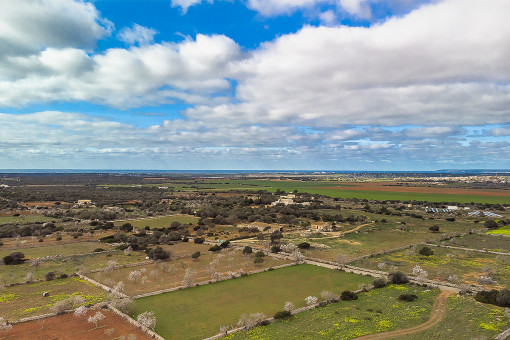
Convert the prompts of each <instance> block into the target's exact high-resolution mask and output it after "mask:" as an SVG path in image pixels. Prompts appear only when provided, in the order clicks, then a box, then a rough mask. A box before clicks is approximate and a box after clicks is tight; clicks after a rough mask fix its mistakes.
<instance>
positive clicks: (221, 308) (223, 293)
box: [133, 265, 372, 339]
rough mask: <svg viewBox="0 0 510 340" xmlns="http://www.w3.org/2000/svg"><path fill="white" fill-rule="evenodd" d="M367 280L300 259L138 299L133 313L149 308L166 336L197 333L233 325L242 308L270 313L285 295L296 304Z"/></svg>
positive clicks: (185, 336) (203, 334) (206, 333)
mask: <svg viewBox="0 0 510 340" xmlns="http://www.w3.org/2000/svg"><path fill="white" fill-rule="evenodd" d="M371 281H372V279H371V278H368V277H364V276H360V275H354V274H349V273H345V272H341V271H333V270H329V269H325V268H321V267H316V266H312V265H299V266H292V267H287V268H282V269H278V270H274V271H269V272H265V273H260V274H255V275H249V276H245V277H240V278H237V279H233V280H227V281H223V282H219V283H214V284H210V285H205V286H200V287H194V288H189V289H185V290H181V291H177V292H171V293H166V294H160V295H155V296H150V297H147V298H142V299H138V300H136V306H135V310H134V312H133V315H135V316H136V315H138V314H140V313H142V312H144V311H153V312H154V313H155V315H156V318H157V325H156V332H158V334H160V335H161V336H163V337H164V338H165V339H202V338H205V337H208V336H212V335H214V334H217V333H219V328H220V327H221V326H223V325H235V324H236V323H237V321H238V320H239V317H240V316H241V315H242V314H244V313H257V312H262V313H266V314H267V315H268V316H272V315H273V314H274V313H276V312H277V311H279V310H282V309H283V306H284V304H285V302H286V301H291V302H293V303H294V304H295V305H296V307H301V306H304V305H305V298H306V297H307V296H310V295H313V296H317V297H320V292H321V291H322V290H324V289H325V290H330V291H332V292H334V293H336V294H340V293H341V292H342V291H343V290H346V289H350V290H354V289H357V288H358V286H359V285H360V284H362V283H370V282H371Z"/></svg>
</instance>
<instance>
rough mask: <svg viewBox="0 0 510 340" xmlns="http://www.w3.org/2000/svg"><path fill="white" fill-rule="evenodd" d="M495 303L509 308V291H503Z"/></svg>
mask: <svg viewBox="0 0 510 340" xmlns="http://www.w3.org/2000/svg"><path fill="white" fill-rule="evenodd" d="M496 302H497V305H498V306H501V307H510V290H508V289H503V290H501V291H500V292H499V293H498V295H497V296H496Z"/></svg>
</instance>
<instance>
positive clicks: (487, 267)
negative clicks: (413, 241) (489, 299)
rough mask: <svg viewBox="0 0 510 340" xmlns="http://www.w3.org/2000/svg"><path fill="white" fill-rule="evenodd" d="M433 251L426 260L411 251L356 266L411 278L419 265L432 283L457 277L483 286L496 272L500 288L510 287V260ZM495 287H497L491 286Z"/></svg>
mask: <svg viewBox="0 0 510 340" xmlns="http://www.w3.org/2000/svg"><path fill="white" fill-rule="evenodd" d="M420 248H421V246H419V247H418V250H419V249H420ZM431 249H432V250H433V251H434V254H433V255H432V256H422V255H420V254H419V253H417V252H412V251H411V250H410V249H408V250H403V251H397V252H393V253H390V254H385V255H380V256H376V257H372V258H367V259H362V260H359V261H357V262H354V263H353V265H355V266H359V267H363V268H369V269H376V270H377V269H379V270H385V271H394V270H401V271H403V272H406V273H408V274H411V273H412V271H413V268H414V267H415V266H416V265H419V266H420V267H421V268H422V269H424V270H425V271H427V273H428V276H427V278H428V279H436V280H442V281H446V280H447V278H448V277H449V276H450V275H456V276H457V277H458V278H459V280H461V282H462V283H466V284H479V283H478V282H477V280H478V278H479V277H480V276H481V275H484V276H487V275H488V273H489V272H494V273H495V274H493V278H494V279H495V280H496V281H497V282H498V283H499V285H502V286H504V287H506V286H508V285H509V284H510V275H509V274H510V256H505V255H497V256H496V255H493V254H486V253H480V252H473V251H464V250H456V249H448V248H437V247H431ZM381 263H384V264H385V266H384V267H383V268H381V267H379V266H380V264H381ZM491 287H494V286H490V285H489V286H488V288H491Z"/></svg>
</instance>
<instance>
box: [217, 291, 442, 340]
mask: <svg viewBox="0 0 510 340" xmlns="http://www.w3.org/2000/svg"><path fill="white" fill-rule="evenodd" d="M438 293H439V291H438V290H426V289H424V288H420V287H415V286H411V285H399V286H395V285H389V286H386V287H384V288H380V289H375V290H372V291H370V292H368V293H361V294H359V295H358V300H355V301H340V302H337V303H333V304H329V305H327V306H326V307H322V308H317V309H312V310H308V311H306V312H303V313H299V314H297V315H295V316H293V317H292V318H291V319H289V320H286V321H279V322H273V323H271V324H270V325H269V326H266V327H257V328H254V329H252V330H250V331H247V332H238V333H235V334H233V335H232V336H229V337H228V338H227V339H236V340H237V339H249V340H255V339H257V340H259V339H260V340H261V339H268V340H269V339H291V338H294V339H352V338H356V337H359V336H363V335H368V334H375V333H380V332H386V331H392V330H396V329H402V328H408V327H413V326H416V325H418V324H421V323H423V322H425V321H426V320H428V318H429V317H430V313H431V310H432V305H433V304H434V299H435V297H436V295H437V294H438ZM401 294H416V295H417V296H418V299H417V300H416V301H414V302H405V301H400V300H399V299H398V297H399V295H401Z"/></svg>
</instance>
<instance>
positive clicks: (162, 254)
mask: <svg viewBox="0 0 510 340" xmlns="http://www.w3.org/2000/svg"><path fill="white" fill-rule="evenodd" d="M148 256H149V258H150V259H151V260H153V261H156V260H168V259H169V258H170V253H169V252H167V251H165V250H163V248H161V247H156V248H154V249H151V251H149V254H148Z"/></svg>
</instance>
